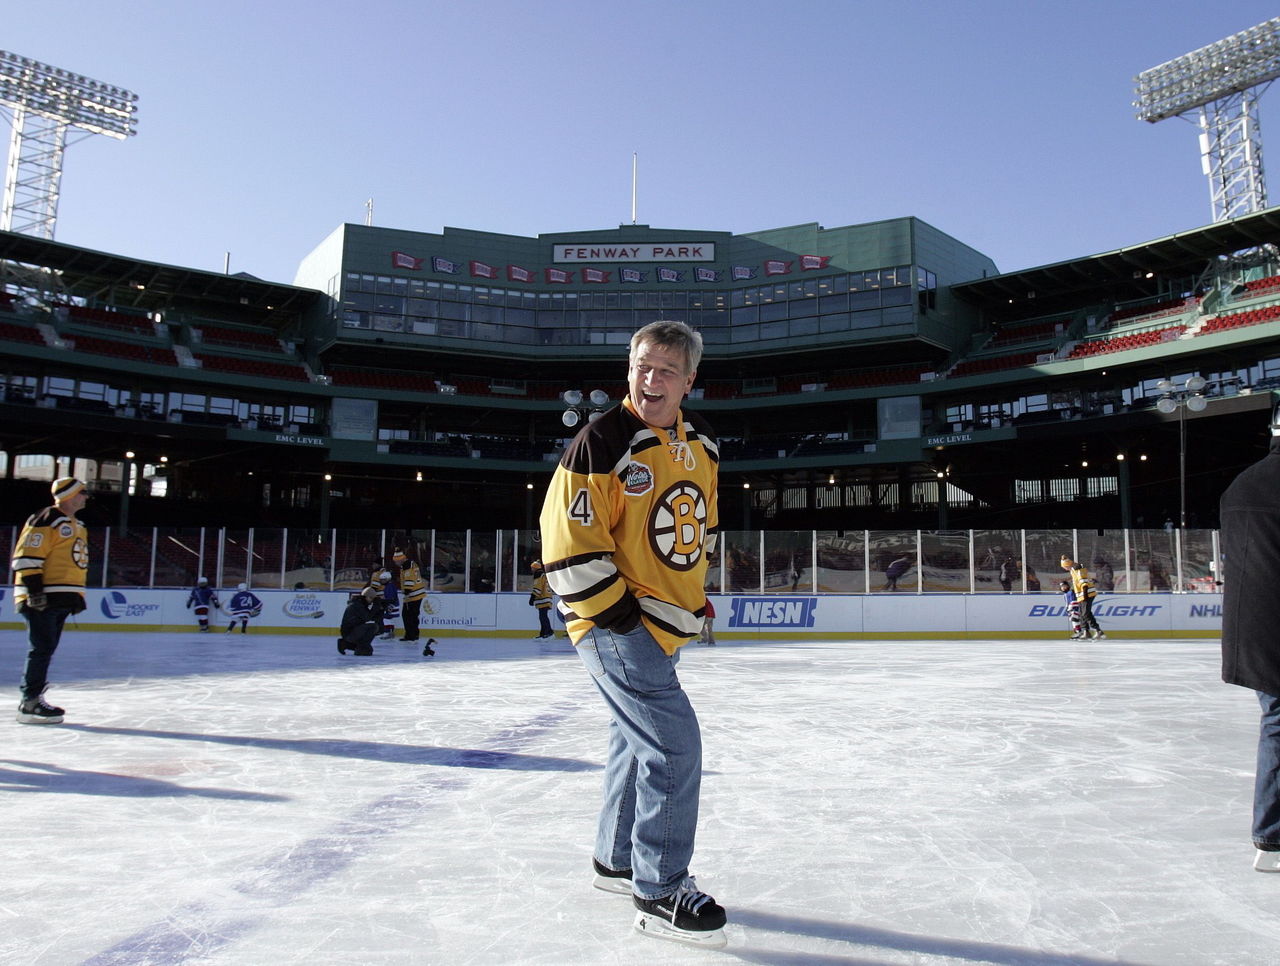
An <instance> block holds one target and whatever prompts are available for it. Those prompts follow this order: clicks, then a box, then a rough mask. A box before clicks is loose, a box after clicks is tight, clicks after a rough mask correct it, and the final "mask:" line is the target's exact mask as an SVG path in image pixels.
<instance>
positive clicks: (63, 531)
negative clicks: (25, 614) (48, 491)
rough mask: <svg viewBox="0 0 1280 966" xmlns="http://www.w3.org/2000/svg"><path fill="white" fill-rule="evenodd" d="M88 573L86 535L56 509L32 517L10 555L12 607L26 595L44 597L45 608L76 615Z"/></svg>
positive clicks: (52, 508) (70, 519)
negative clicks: (47, 606) (41, 595)
mask: <svg viewBox="0 0 1280 966" xmlns="http://www.w3.org/2000/svg"><path fill="white" fill-rule="evenodd" d="M88 572H89V532H88V531H87V530H86V529H85V526H84V524H83V523H81V522H80V521H79V520H77V519H76V518H75V517H72V516H68V515H67V514H66V513H64V512H63V511H62V510H59V509H58V508H57V507H56V506H49V507H45V508H44V509H43V510H41V511H40V512H39V513H35V514H32V515H31V517H30V518H29V519H28V520H27V523H26V525H25V526H24V527H23V528H22V533H21V534H20V535H19V536H18V544H17V547H15V548H14V552H13V574H14V586H13V606H14V610H17V609H18V608H19V607H21V606H22V604H23V603H24V602H25V601H26V599H27V595H28V594H44V595H45V596H46V597H47V598H48V605H49V606H50V607H53V608H61V609H66V610H69V611H71V612H72V613H73V614H78V613H80V611H82V610H84V584H85V578H86V577H87V576H88Z"/></svg>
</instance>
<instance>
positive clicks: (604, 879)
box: [591, 859, 631, 896]
mask: <svg viewBox="0 0 1280 966" xmlns="http://www.w3.org/2000/svg"><path fill="white" fill-rule="evenodd" d="M591 867H592V868H593V869H595V872H596V875H595V878H594V879H592V880H591V884H592V885H593V886H595V887H596V888H597V889H599V890H600V891H601V892H612V893H614V894H615V895H620V896H629V895H631V870H630V869H611V868H609V867H608V866H607V865H604V864H602V863H601V862H600V860H599V859H592V860H591Z"/></svg>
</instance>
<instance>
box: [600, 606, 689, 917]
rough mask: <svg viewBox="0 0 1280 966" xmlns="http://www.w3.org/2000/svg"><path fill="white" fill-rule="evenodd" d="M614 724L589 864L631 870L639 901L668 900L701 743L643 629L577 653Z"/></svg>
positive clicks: (663, 659) (684, 869)
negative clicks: (665, 898) (593, 853)
mask: <svg viewBox="0 0 1280 966" xmlns="http://www.w3.org/2000/svg"><path fill="white" fill-rule="evenodd" d="M577 651H578V656H579V657H580V658H581V659H582V663H583V664H585V665H586V666H587V670H588V671H590V672H591V677H592V679H593V680H594V681H595V684H596V687H597V688H598V689H599V690H600V694H601V696H602V697H603V698H604V701H605V704H606V705H608V707H609V713H610V714H611V715H612V716H613V720H612V721H611V722H610V724H609V759H608V762H607V763H606V764H605V772H604V804H603V806H602V807H601V809H600V822H599V825H598V827H597V831H596V846H595V857H596V859H597V860H599V861H600V862H601V863H603V864H604V865H606V866H608V867H609V868H611V869H631V881H632V889H633V891H634V892H635V894H636V895H637V896H639V897H640V898H642V899H661V898H663V897H664V896H668V895H671V893H673V892H675V890H676V887H677V886H679V884H680V883H681V881H682V880H683V879H684V877H685V876H686V875H688V874H689V860H690V859H691V858H692V856H693V839H694V833H695V831H696V829H697V826H698V793H699V789H700V787H701V784H702V734H701V732H700V731H699V729H698V718H697V716H696V715H695V714H694V713H693V706H692V705H691V704H690V703H689V696H688V695H687V694H685V693H684V691H683V690H682V689H681V687H680V680H679V679H678V678H677V677H676V664H677V662H678V661H679V659H680V658H679V652H678V651H677V652H676V655H675V656H673V657H668V656H667V655H666V654H665V653H664V652H663V650H662V648H661V647H660V646H659V644H658V642H657V641H655V640H654V639H653V635H651V634H650V633H649V632H648V631H647V630H646V629H645V628H644V626H643V625H641V626H639V627H637V628H636V629H635V630H633V631H631V633H629V634H616V633H613V632H612V631H606V630H602V629H601V628H598V627H597V628H594V629H593V630H592V631H591V632H590V633H588V634H587V635H586V637H584V638H583V639H582V640H581V641H579V642H578V646H577Z"/></svg>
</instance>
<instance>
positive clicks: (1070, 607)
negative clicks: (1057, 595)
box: [1058, 580, 1084, 641]
mask: <svg viewBox="0 0 1280 966" xmlns="http://www.w3.org/2000/svg"><path fill="white" fill-rule="evenodd" d="M1058 590H1060V591H1061V592H1062V596H1063V599H1065V600H1066V602H1067V619H1068V620H1069V621H1071V639H1072V640H1073V641H1078V640H1080V638H1082V637H1084V624H1082V623H1081V622H1080V601H1078V600H1076V592H1075V591H1074V590H1072V589H1071V582H1070V581H1067V580H1060V581H1058Z"/></svg>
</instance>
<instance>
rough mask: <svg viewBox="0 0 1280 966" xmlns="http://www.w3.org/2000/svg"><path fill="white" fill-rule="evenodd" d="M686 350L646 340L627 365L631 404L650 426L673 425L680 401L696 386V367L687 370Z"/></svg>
mask: <svg viewBox="0 0 1280 966" xmlns="http://www.w3.org/2000/svg"><path fill="white" fill-rule="evenodd" d="M687 369H688V360H687V359H686V358H685V356H684V353H682V352H680V351H677V350H674V349H670V348H667V347H666V346H660V345H654V344H653V343H652V342H645V343H643V344H641V345H640V347H639V348H638V349H636V352H635V355H633V356H632V357H631V360H630V365H629V367H628V368H627V386H628V392H629V394H630V396H631V405H632V406H634V407H635V410H636V413H637V414H638V415H639V416H640V418H641V419H643V420H644V421H645V422H646V423H648V424H649V425H650V426H662V427H666V426H670V425H672V424H673V423H675V421H676V413H678V412H679V411H680V403H681V402H683V401H684V397H685V394H686V393H687V392H688V391H689V390H690V389H692V388H693V379H694V376H696V375H697V372H696V371H686V370H687Z"/></svg>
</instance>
